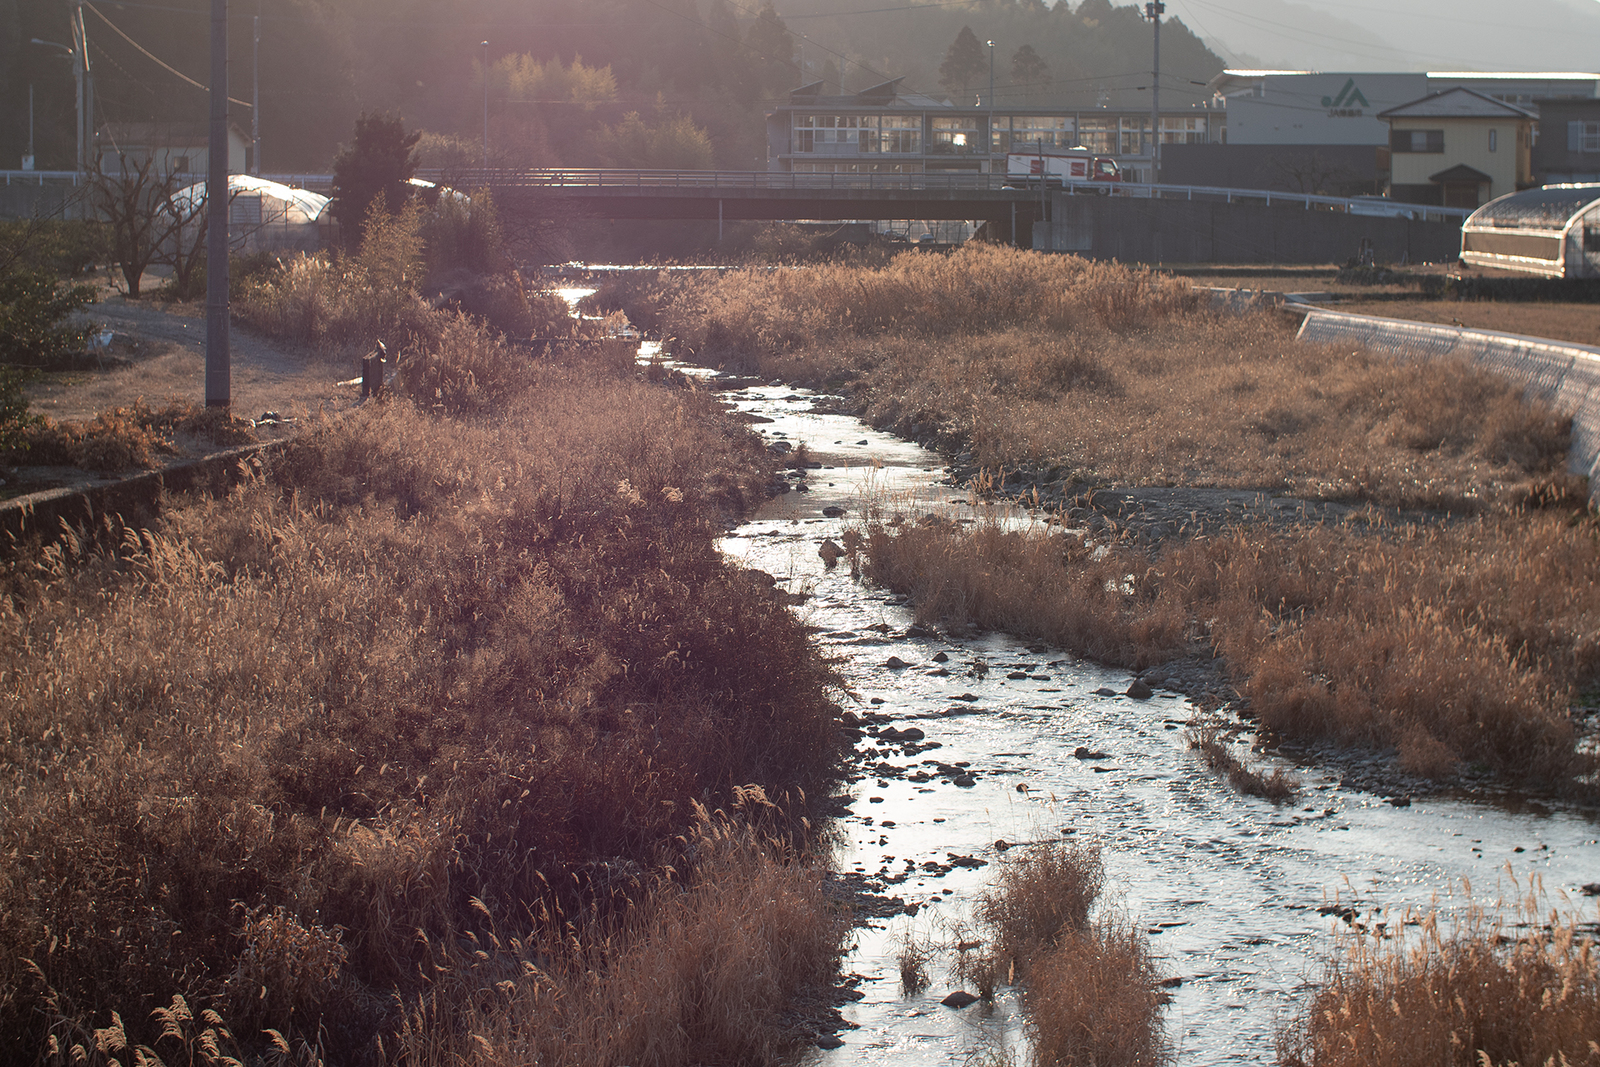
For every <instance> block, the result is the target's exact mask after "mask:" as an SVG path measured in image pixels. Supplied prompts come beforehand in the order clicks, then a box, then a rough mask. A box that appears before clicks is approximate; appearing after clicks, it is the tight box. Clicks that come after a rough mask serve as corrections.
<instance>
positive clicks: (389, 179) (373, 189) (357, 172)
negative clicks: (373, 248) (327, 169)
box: [333, 112, 422, 244]
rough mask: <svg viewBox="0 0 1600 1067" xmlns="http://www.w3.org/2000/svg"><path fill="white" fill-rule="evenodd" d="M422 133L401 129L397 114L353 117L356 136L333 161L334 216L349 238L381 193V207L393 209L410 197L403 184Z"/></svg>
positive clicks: (412, 166)
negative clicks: (354, 118) (407, 131)
mask: <svg viewBox="0 0 1600 1067" xmlns="http://www.w3.org/2000/svg"><path fill="white" fill-rule="evenodd" d="M421 137H422V134H421V133H420V132H418V133H409V134H408V133H406V127H405V124H404V123H403V122H401V121H400V116H399V115H369V114H367V113H366V112H362V114H361V117H360V118H358V119H356V129H355V137H354V139H353V140H352V141H351V142H350V144H348V145H346V146H344V147H342V148H341V149H340V150H339V155H338V156H337V157H336V158H335V159H334V161H333V217H334V218H335V219H337V220H338V221H339V225H340V226H342V227H343V228H344V233H345V235H346V237H347V239H348V240H349V241H350V243H352V244H353V243H354V242H355V241H356V240H358V239H359V238H360V235H361V227H362V225H363V224H364V223H365V222H366V219H367V212H368V211H369V210H370V208H371V207H372V205H373V202H374V201H376V200H378V198H379V197H382V198H383V209H384V210H385V211H387V212H388V213H389V214H394V213H395V212H397V211H399V210H400V209H401V207H403V206H404V205H405V202H406V201H407V200H408V199H410V196H411V187H410V186H409V185H408V184H407V183H408V182H409V181H410V180H411V178H412V176H413V175H415V174H416V173H417V155H416V153H415V152H414V151H412V149H414V148H415V147H416V146H417V141H418V140H420V139H421Z"/></svg>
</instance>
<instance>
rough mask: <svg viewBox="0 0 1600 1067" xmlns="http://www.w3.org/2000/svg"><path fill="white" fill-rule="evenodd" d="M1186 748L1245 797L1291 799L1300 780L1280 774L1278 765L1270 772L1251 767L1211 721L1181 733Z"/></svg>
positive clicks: (1280, 801) (1275, 799)
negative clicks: (1236, 752)
mask: <svg viewBox="0 0 1600 1067" xmlns="http://www.w3.org/2000/svg"><path fill="white" fill-rule="evenodd" d="M1184 736H1185V738H1186V739H1187V740H1188V742H1189V747H1190V748H1191V749H1193V750H1195V751H1196V752H1198V753H1200V758H1201V759H1202V760H1204V761H1205V765H1206V766H1207V767H1210V768H1211V769H1212V770H1214V771H1217V772H1219V773H1221V774H1222V775H1224V776H1225V777H1226V778H1227V779H1228V784H1229V785H1231V786H1233V788H1235V789H1237V790H1238V791H1239V792H1241V793H1244V794H1245V795H1246V796H1253V797H1261V798H1263V799H1265V800H1270V801H1272V802H1273V803H1274V804H1282V803H1285V802H1287V801H1290V800H1293V799H1294V798H1295V796H1296V794H1298V793H1299V792H1300V783H1299V781H1298V780H1296V779H1295V778H1293V777H1291V776H1290V775H1287V774H1285V773H1283V768H1282V767H1279V768H1277V769H1276V770H1274V771H1273V772H1272V774H1271V775H1265V774H1262V773H1261V772H1260V771H1258V770H1255V769H1253V768H1252V767H1250V765H1249V764H1247V763H1245V762H1244V761H1243V760H1241V759H1240V758H1239V757H1238V756H1236V755H1235V754H1234V752H1233V749H1232V748H1231V747H1230V746H1229V745H1228V742H1227V740H1226V739H1225V738H1224V736H1223V734H1222V731H1221V730H1220V729H1219V728H1218V727H1217V726H1215V725H1213V724H1207V725H1204V726H1200V727H1198V728H1196V729H1192V730H1188V731H1186V732H1185V734H1184Z"/></svg>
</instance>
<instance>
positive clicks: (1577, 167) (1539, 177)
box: [1533, 100, 1600, 185]
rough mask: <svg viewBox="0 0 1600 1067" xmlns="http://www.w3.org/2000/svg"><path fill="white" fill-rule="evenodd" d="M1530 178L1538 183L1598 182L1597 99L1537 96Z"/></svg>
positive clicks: (1599, 117) (1599, 119)
mask: <svg viewBox="0 0 1600 1067" xmlns="http://www.w3.org/2000/svg"><path fill="white" fill-rule="evenodd" d="M1537 104H1538V107H1539V136H1538V137H1537V138H1536V139H1535V140H1534V143H1533V180H1534V181H1536V182H1538V183H1539V184H1540V185H1563V184H1574V183H1580V182H1582V183H1587V182H1600V100H1539V101H1537Z"/></svg>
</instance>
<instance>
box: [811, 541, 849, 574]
mask: <svg viewBox="0 0 1600 1067" xmlns="http://www.w3.org/2000/svg"><path fill="white" fill-rule="evenodd" d="M817 555H819V556H821V557H822V565H823V566H824V567H827V568H829V569H830V570H831V569H832V568H833V567H835V566H837V565H838V563H839V557H840V556H843V555H844V549H842V548H840V547H839V546H838V545H837V544H835V543H834V540H833V538H831V537H829V538H826V539H825V540H824V541H823V542H822V544H821V545H819V546H817Z"/></svg>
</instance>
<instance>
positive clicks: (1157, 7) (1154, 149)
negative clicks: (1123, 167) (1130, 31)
mask: <svg viewBox="0 0 1600 1067" xmlns="http://www.w3.org/2000/svg"><path fill="white" fill-rule="evenodd" d="M1166 10H1167V5H1166V4H1164V3H1162V2H1161V0H1151V2H1150V3H1147V4H1145V5H1144V11H1145V14H1146V15H1148V16H1149V17H1150V25H1151V26H1152V27H1154V29H1155V40H1156V48H1155V70H1154V71H1153V72H1152V74H1153V77H1152V78H1151V81H1150V183H1151V184H1152V185H1154V184H1155V183H1157V182H1159V181H1160V180H1161V15H1162V13H1163V12H1165V11H1166Z"/></svg>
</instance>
